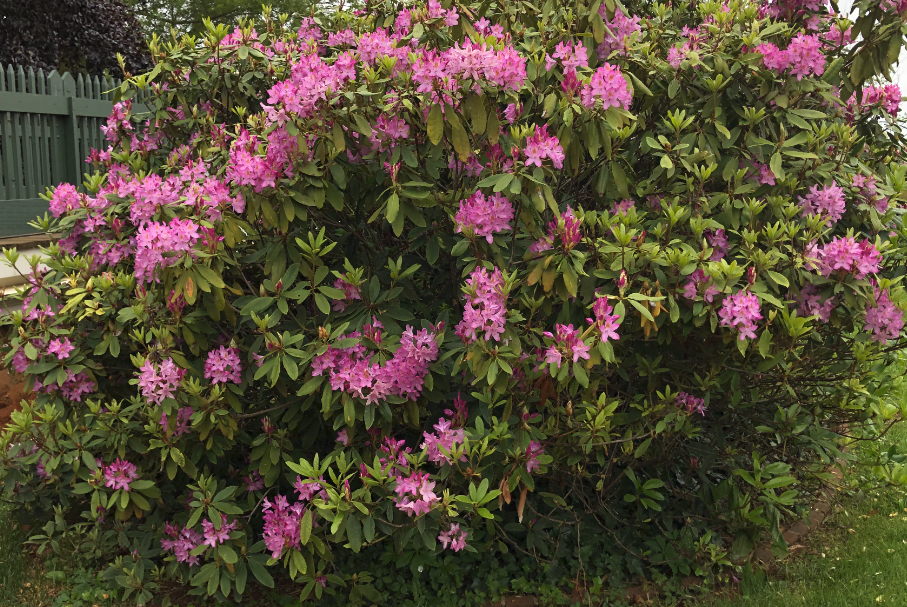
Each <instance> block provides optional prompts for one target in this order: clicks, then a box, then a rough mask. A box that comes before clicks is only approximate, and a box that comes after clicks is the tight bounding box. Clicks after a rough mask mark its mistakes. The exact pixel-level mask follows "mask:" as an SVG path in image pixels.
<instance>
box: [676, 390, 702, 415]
mask: <svg viewBox="0 0 907 607" xmlns="http://www.w3.org/2000/svg"><path fill="white" fill-rule="evenodd" d="M674 404H676V405H677V406H678V407H682V408H684V409H686V410H687V413H689V414H690V415H692V414H693V413H698V414H699V415H702V416H705V409H706V407H705V400H704V399H702V398H697V397H695V396H693V395H692V394H687V393H686V392H680V393H678V394H677V397H676V398H674Z"/></svg>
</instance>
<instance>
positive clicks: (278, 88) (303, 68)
mask: <svg viewBox="0 0 907 607" xmlns="http://www.w3.org/2000/svg"><path fill="white" fill-rule="evenodd" d="M382 33H383V32H382ZM367 41H368V39H366V44H367ZM362 60H363V61H366V58H365V57H363V59H362ZM354 63H355V57H354V55H353V54H352V53H351V52H350V51H345V52H344V53H341V54H340V56H339V57H338V58H337V60H336V62H335V63H334V64H332V65H328V63H327V62H326V61H325V60H324V58H322V57H319V56H318V55H317V54H314V53H310V52H306V53H303V54H301V55H299V56H298V58H296V60H295V61H294V62H293V63H292V67H291V69H290V77H289V78H287V79H286V80H282V81H280V82H278V83H276V84H275V85H274V86H273V87H271V89H270V90H269V91H268V102H267V104H266V105H265V106H264V109H265V112H266V114H267V116H268V118H269V119H270V120H271V122H276V123H277V124H279V125H281V126H282V125H284V124H285V123H286V122H288V121H289V119H290V116H292V115H293V114H296V115H298V116H299V117H301V118H309V117H311V116H312V115H313V114H314V112H315V107H316V106H317V105H318V103H319V102H322V101H328V100H329V96H331V97H332V96H334V95H337V94H339V93H341V92H343V89H344V86H345V84H346V83H347V82H348V81H350V80H354V79H355V78H356V71H355V68H353V67H352V64H354Z"/></svg>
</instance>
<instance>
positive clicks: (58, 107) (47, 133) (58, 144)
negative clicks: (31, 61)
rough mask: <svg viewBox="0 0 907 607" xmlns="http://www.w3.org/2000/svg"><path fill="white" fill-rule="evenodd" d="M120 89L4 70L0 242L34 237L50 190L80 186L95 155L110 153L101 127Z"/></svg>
mask: <svg viewBox="0 0 907 607" xmlns="http://www.w3.org/2000/svg"><path fill="white" fill-rule="evenodd" d="M119 84H120V81H118V80H111V79H108V78H98V77H97V76H95V77H94V78H85V77H83V76H81V75H80V76H78V77H77V78H73V76H72V75H71V74H64V75H62V76H61V75H60V74H58V73H57V72H56V71H53V72H51V73H50V74H47V75H45V74H44V72H43V71H42V70H38V71H37V72H35V71H34V70H33V69H31V68H29V69H28V71H25V70H23V69H22V68H21V67H20V68H18V69H13V67H12V66H7V67H6V69H3V68H2V66H0V236H14V235H19V234H28V233H32V232H34V231H35V230H34V228H31V227H29V226H28V222H30V221H33V220H34V219H35V217H37V216H38V215H43V214H44V212H45V211H47V202H46V201H44V200H42V199H41V198H40V195H41V194H43V193H44V192H45V191H46V188H47V187H48V186H56V185H58V184H60V183H63V182H66V183H73V184H81V183H82V179H83V174H84V173H85V172H86V171H87V170H88V168H89V167H88V165H86V164H85V158H86V157H87V156H88V154H89V153H90V152H91V149H92V148H95V149H99V150H101V149H105V148H106V147H107V142H106V140H105V139H104V134H103V132H101V125H103V124H105V123H106V119H107V116H108V115H109V114H110V111H111V109H112V107H113V102H112V101H111V99H112V97H113V93H112V90H113V89H115V88H116V87H117V86H118V85H119Z"/></svg>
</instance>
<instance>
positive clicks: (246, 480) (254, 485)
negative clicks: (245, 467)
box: [242, 470, 265, 493]
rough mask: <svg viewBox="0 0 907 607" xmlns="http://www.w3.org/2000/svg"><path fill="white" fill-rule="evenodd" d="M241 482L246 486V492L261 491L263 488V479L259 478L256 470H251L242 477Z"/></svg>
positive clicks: (259, 475)
mask: <svg viewBox="0 0 907 607" xmlns="http://www.w3.org/2000/svg"><path fill="white" fill-rule="evenodd" d="M242 480H243V484H244V485H245V486H246V493H252V492H253V491H261V490H262V489H264V488H265V480H264V479H263V478H261V474H259V473H258V470H253V471H252V472H250V473H249V474H248V475H247V476H244V477H243V479H242Z"/></svg>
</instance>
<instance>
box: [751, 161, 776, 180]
mask: <svg viewBox="0 0 907 607" xmlns="http://www.w3.org/2000/svg"><path fill="white" fill-rule="evenodd" d="M753 169H754V170H755V172H754V173H751V174H749V175H747V178H748V179H755V180H756V181H758V182H759V183H761V184H763V185H775V174H774V173H772V169H771V167H769V166H768V165H767V164H762V163H761V162H759V161H758V160H753Z"/></svg>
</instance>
